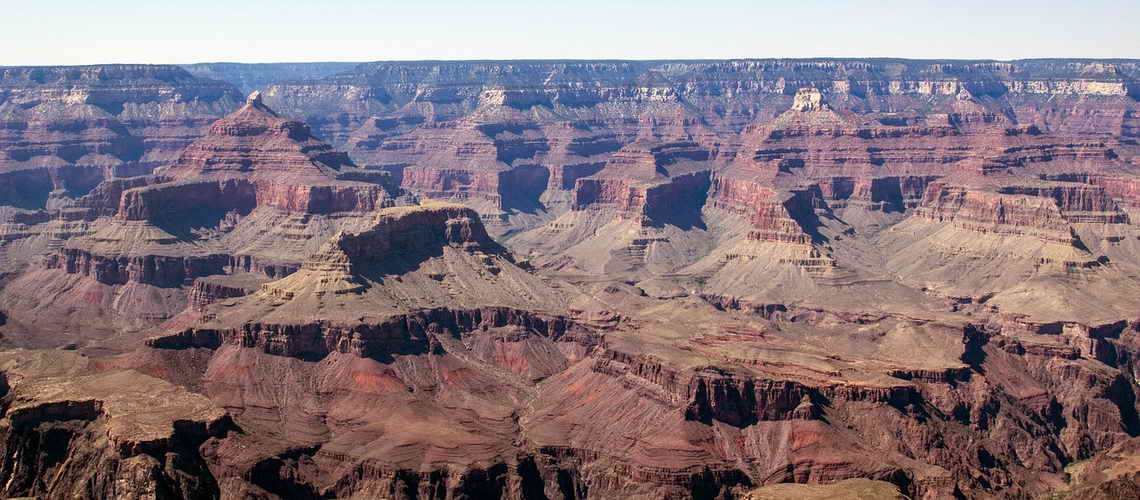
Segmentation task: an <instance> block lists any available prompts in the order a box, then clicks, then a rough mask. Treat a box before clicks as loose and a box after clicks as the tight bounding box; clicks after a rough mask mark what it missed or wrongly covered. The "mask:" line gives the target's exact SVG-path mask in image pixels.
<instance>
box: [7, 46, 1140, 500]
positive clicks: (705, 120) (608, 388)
mask: <svg viewBox="0 0 1140 500" xmlns="http://www.w3.org/2000/svg"><path fill="white" fill-rule="evenodd" d="M0 75H3V78H0V116H2V117H4V120H6V121H5V122H4V123H3V127H0V165H3V169H0V181H3V182H0V271H2V273H3V274H0V286H2V288H0V313H2V314H0V347H2V348H4V349H11V350H7V351H0V408H2V409H4V411H3V412H0V434H2V436H3V438H4V439H3V440H2V442H3V443H5V444H4V446H5V447H6V448H5V453H4V455H3V456H4V457H5V458H3V459H0V488H2V493H3V495H0V496H16V497H19V496H38V497H44V498H55V497H84V498H87V497H90V498H102V497H124V498H131V497H134V498H151V497H164V498H165V497H202V498H267V499H272V498H350V497H351V498H394V499H412V498H512V499H539V498H547V499H553V498H574V499H582V498H719V499H729V498H752V499H767V498H801V497H803V498H814V497H818V498H833V495H835V494H841V493H850V494H852V495H862V496H865V497H875V498H880V497H881V498H900V497H905V498H922V499H942V498H1038V497H1041V498H1045V497H1050V496H1054V495H1063V494H1065V493H1064V492H1065V491H1068V494H1069V495H1070V497H1071V498H1076V497H1081V498H1084V497H1086V496H1087V497H1088V498H1125V497H1129V498H1130V496H1129V495H1130V492H1132V491H1134V490H1135V489H1136V485H1137V481H1136V477H1137V469H1138V468H1137V467H1136V465H1135V464H1136V463H1137V461H1136V455H1137V453H1136V448H1137V445H1136V440H1137V437H1136V436H1137V435H1140V417H1138V415H1140V405H1138V404H1137V397H1136V394H1137V391H1138V390H1140V387H1138V386H1137V384H1136V380H1137V370H1138V368H1140V363H1138V362H1137V360H1138V359H1140V357H1138V354H1137V353H1138V352H1140V316H1138V315H1137V312H1136V311H1137V310H1140V298H1138V297H1140V257H1138V256H1140V228H1138V227H1137V226H1136V220H1137V216H1138V214H1140V212H1138V207H1140V175H1138V172H1140V171H1138V170H1137V167H1138V165H1137V161H1138V158H1140V146H1137V143H1136V138H1137V135H1138V134H1140V104H1138V102H1137V98H1138V96H1140V94H1138V91H1137V89H1138V86H1137V81H1138V78H1140V66H1138V64H1137V62H1135V61H1124V60H1116V61H1091V60H1090V61H1081V60H1034V61H1016V62H1009V63H1004V62H989V61H983V62H970V61H907V60H895V59H890V60H887V59H883V60H850V59H827V60H822V59H821V60H734V61H705V62H693V61H637V62H623V61H508V62H495V61H482V62H382V63H366V64H359V65H356V64H351V65H350V64H338V63H313V64H281V65H240V64H202V65H192V66H189V67H187V68H185V71H184V70H183V69H179V68H175V67H162V66H101V67H88V68H4V69H0ZM204 77H206V78H210V79H206V78H204ZM237 89H241V93H242V94H246V95H248V97H247V98H245V99H244V100H243V99H242V98H241V97H240V95H241V94H239V93H238V90H237ZM1114 495H1115V496H1114Z"/></svg>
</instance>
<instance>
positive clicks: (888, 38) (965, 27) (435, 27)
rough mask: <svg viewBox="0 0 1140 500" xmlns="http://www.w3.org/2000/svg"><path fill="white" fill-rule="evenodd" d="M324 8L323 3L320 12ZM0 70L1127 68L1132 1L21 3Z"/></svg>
mask: <svg viewBox="0 0 1140 500" xmlns="http://www.w3.org/2000/svg"><path fill="white" fill-rule="evenodd" d="M330 4H331V5H330ZM16 12H18V15H13V16H9V17H8V18H7V20H8V22H7V23H6V24H7V25H6V26H3V28H4V29H3V30H0V40H3V41H4V42H5V43H6V44H7V45H8V46H9V47H13V50H9V51H7V54H5V56H4V57H0V65H6V66H7V65H11V66H15V65H77V64H102V63H156V64H158V63H171V64H190V63H197V62H219V61H224V62H244V63H264V62H313V61H345V62H366V61H377V60H511V59H516V60H517V59H627V60H628V59H633V60H645V59H734V58H815V57H838V58H843V57H860V58H862V57H897V58H909V59H996V60H1011V59H1027V58H1098V59H1106V58H1135V57H1140V39H1137V38H1136V37H1128V36H1126V34H1127V33H1128V30H1129V29H1131V27H1130V24H1131V23H1133V22H1134V21H1135V20H1136V19H1140V6H1137V5H1136V4H1135V3H1132V2H1124V1H1109V2H1101V3H1098V4H1096V5H1095V6H1092V5H1085V4H1079V5H1070V4H1069V2H1060V1H1045V2H1040V1H1039V2H1024V1H1013V2H1003V3H1002V4H1001V5H996V6H995V5H993V4H992V3H988V2H983V1H978V0H964V1H962V2H958V3H957V4H955V5H954V7H953V8H952V9H947V8H946V6H945V4H942V3H935V2H902V1H893V0H890V1H884V2H875V3H874V4H860V3H850V2H838V1H833V0H824V1H809V2H801V4H800V5H796V6H788V5H766V4H765V3H763V2H761V3H760V4H759V5H755V4H753V3H751V2H744V1H735V0H734V1H729V2H720V3H719V4H718V5H715V6H706V5H702V6H693V5H692V4H691V3H686V2H665V3H658V2H645V1H640V0H617V1H613V2H601V1H597V0H587V1H584V2H576V3H575V4H574V5H572V6H571V5H558V6H547V5H538V4H532V3H527V2H518V1H513V0H495V1H490V2H480V3H472V2H460V1H453V0H444V1H435V2H430V3H428V4H427V5H406V4H404V3H401V2H392V1H376V2H367V1H361V0H342V1H335V2H326V4H325V5H323V6H317V5H310V4H308V3H306V2H300V1H297V0H276V1H272V2H269V1H262V0H252V1H247V2H243V3H242V4H241V5H233V4H231V3H228V2H221V1H218V0H202V1H199V2H195V3H193V4H190V5H179V6H174V5H154V4H149V3H144V2H139V1H135V0H110V1H107V2H100V3H98V4H94V3H91V2H79V1H76V0H63V1H59V2H54V5H21V6H20V8H19V9H18V10H17V11H16Z"/></svg>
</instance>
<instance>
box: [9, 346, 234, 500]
mask: <svg viewBox="0 0 1140 500" xmlns="http://www.w3.org/2000/svg"><path fill="white" fill-rule="evenodd" d="M3 355H4V359H3V364H4V365H5V371H4V375H5V376H6V377H7V379H8V380H10V381H11V385H10V387H8V391H6V394H5V399H4V403H5V407H6V412H5V414H4V418H3V419H2V420H0V438H2V440H3V443H4V446H5V456H6V457H9V459H7V460H4V461H3V463H0V477H2V478H3V484H4V486H3V490H2V491H3V494H5V495H6V496H13V497H14V496H43V497H53V498H54V497H71V498H92V499H93V498H105V497H108V496H113V497H117V498H154V497H161V496H173V497H217V496H218V495H219V490H218V484H217V482H216V481H215V480H214V477H213V475H212V474H211V473H210V471H209V469H208V468H207V466H206V463H205V462H204V461H203V459H202V456H201V454H200V453H199V451H198V447H199V446H201V445H202V444H203V443H204V442H206V441H207V440H209V439H212V438H218V437H223V436H225V435H226V433H227V432H229V431H230V430H231V429H232V428H233V422H232V420H230V418H229V417H228V416H227V415H226V414H225V412H223V411H222V410H221V409H219V408H216V407H213V406H212V405H210V403H209V401H208V400H207V399H206V398H205V397H203V396H200V395H196V394H190V393H188V392H186V391H184V390H182V389H178V388H176V387H175V386H173V385H171V384H169V383H166V382H163V381H161V380H158V379H155V378H152V377H148V376H145V375H142V374H141V373H137V372H133V371H118V372H111V373H105V374H91V373H83V371H84V370H90V368H91V364H90V363H89V362H88V361H87V360H86V359H84V358H83V357H81V356H77V355H75V354H71V353H65V352H58V351H57V352H56V353H54V354H52V353H51V352H50V351H49V352H40V353H27V352H23V353H20V352H15V353H14V352H10V351H9V352H6V353H4V354H3ZM17 356H18V357H17ZM53 364H55V365H54V366H53ZM60 375H65V376H67V377H68V378H66V379H64V380H62V381H61V380H60V379H58V378H53V377H59V376H60ZM156 408H157V409H160V411H155V409H156ZM144 409H145V410H144ZM140 410H143V411H140Z"/></svg>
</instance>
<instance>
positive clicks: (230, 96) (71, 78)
mask: <svg viewBox="0 0 1140 500" xmlns="http://www.w3.org/2000/svg"><path fill="white" fill-rule="evenodd" d="M0 96H2V97H0V120H2V121H3V123H4V124H5V126H4V127H0V150H2V151H3V153H0V172H6V173H5V174H4V175H13V172H16V171H24V170H32V171H36V172H43V174H41V175H44V176H45V178H49V179H51V181H50V184H49V185H50V188H49V189H44V190H43V191H42V192H39V190H38V189H32V190H30V191H26V192H25V193H26V194H24V196H25V201H24V204H25V205H28V206H27V208H36V207H35V206H34V203H32V202H33V201H35V200H34V198H33V199H27V198H26V197H27V196H32V197H35V196H42V197H45V198H46V197H47V193H48V192H50V191H53V190H66V191H67V192H68V193H69V194H70V196H73V197H78V196H81V195H83V194H85V193H86V192H87V191H89V190H90V189H91V188H92V187H94V185H95V184H98V182H99V181H100V180H102V179H106V178H111V177H121V176H132V175H140V174H146V173H149V172H150V171H151V170H153V169H154V168H156V167H158V166H161V165H162V164H163V162H166V161H170V160H171V159H173V158H174V157H176V156H177V155H178V153H179V152H180V151H181V150H182V148H184V147H186V145H188V144H189V143H190V142H192V141H193V140H194V139H195V138H197V137H199V136H200V135H201V134H202V133H203V130H204V129H205V127H206V126H207V125H209V123H210V122H212V121H213V120H215V119H217V118H219V117H221V116H223V115H224V114H225V113H227V112H228V111H230V110H232V109H234V108H235V107H236V106H237V104H239V103H240V102H241V94H239V93H238V91H237V89H235V88H234V87H233V86H231V85H229V84H227V83H224V82H220V81H215V80H207V79H203V78H196V77H194V76H192V75H191V74H189V73H187V72H186V71H184V70H182V69H180V68H178V67H175V66H162V65H154V66H148V65H103V66H78V67H11V68H4V69H3V70H0ZM25 175H26V174H25ZM13 180H14V179H13ZM29 187H31V186H29ZM11 201H18V200H9V199H5V203H6V204H8V203H10V202H11ZM42 203H43V202H42V200H40V202H39V208H42Z"/></svg>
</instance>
